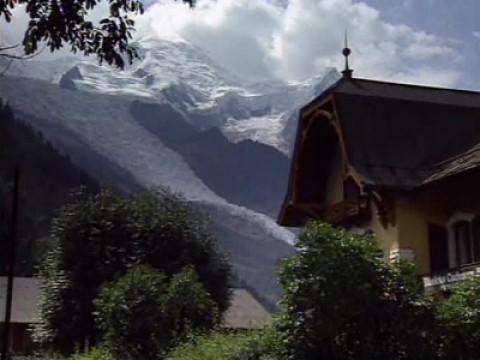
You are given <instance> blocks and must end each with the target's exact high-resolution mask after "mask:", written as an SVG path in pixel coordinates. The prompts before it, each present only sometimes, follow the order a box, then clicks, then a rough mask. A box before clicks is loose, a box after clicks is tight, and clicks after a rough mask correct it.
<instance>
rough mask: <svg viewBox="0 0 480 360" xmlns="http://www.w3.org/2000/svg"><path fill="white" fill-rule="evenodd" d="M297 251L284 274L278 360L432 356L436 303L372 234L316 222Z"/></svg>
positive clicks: (423, 357)
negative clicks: (389, 257) (386, 254)
mask: <svg viewBox="0 0 480 360" xmlns="http://www.w3.org/2000/svg"><path fill="white" fill-rule="evenodd" d="M297 248H298V255H296V256H294V257H292V258H291V259H288V260H287V261H285V262H284V264H283V266H282V268H281V271H280V281H281V284H282V286H283V288H284V292H285V293H284V297H283V299H282V302H281V306H282V311H281V313H280V316H279V318H278V319H277V324H276V328H277V331H278V337H279V340H278V341H279V343H280V344H281V346H280V353H279V354H278V355H279V357H280V358H281V359H292V360H293V359H295V360H299V359H302V360H309V359H312V360H313V359H329V360H335V359H342V360H348V359H352V360H353V359H355V360H358V359H369V360H373V359H392V360H393V359H426V358H431V356H432V353H431V351H432V348H431V346H430V341H429V340H430V335H431V324H432V321H433V311H432V306H431V303H430V302H429V301H428V300H427V299H426V298H425V297H424V295H423V293H422V291H421V287H420V286H417V285H416V281H415V280H414V279H412V278H409V275H411V274H413V272H412V271H411V269H410V268H409V267H408V266H402V265H401V264H394V265H389V264H387V263H386V262H385V261H384V260H383V258H382V252H381V251H380V250H379V248H378V246H377V244H376V243H375V240H374V238H373V237H372V236H371V235H354V234H350V233H348V232H346V231H345V230H341V229H336V228H333V227H331V226H330V225H326V224H322V223H311V224H309V225H308V226H306V228H305V229H304V231H303V233H302V234H301V236H300V239H299V242H298V243H297Z"/></svg>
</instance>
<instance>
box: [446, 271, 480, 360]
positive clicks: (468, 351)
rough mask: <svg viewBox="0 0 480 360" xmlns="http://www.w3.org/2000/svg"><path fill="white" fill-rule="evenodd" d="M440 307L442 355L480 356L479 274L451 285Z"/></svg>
mask: <svg viewBox="0 0 480 360" xmlns="http://www.w3.org/2000/svg"><path fill="white" fill-rule="evenodd" d="M450 291H451V294H450V296H449V297H448V298H447V299H445V300H443V301H440V302H439V304H438V309H437V318H438V324H439V329H438V336H439V341H438V344H439V355H440V356H439V358H441V359H446V360H447V359H448V360H454V359H463V360H473V359H480V347H479V344H480V277H479V276H473V277H470V278H467V279H465V280H463V281H461V282H459V283H457V284H456V285H454V286H453V287H452V289H451V290H450Z"/></svg>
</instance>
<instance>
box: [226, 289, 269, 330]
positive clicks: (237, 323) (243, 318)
mask: <svg viewBox="0 0 480 360" xmlns="http://www.w3.org/2000/svg"><path fill="white" fill-rule="evenodd" d="M271 322H272V316H271V314H270V313H269V312H268V311H267V310H266V309H265V307H263V305H262V304H260V303H259V302H258V301H257V300H256V299H255V298H254V297H253V296H252V294H251V293H250V292H249V291H248V290H246V289H234V290H233V293H232V299H231V303H230V307H229V308H228V309H227V311H226V312H225V314H224V316H223V324H222V326H223V327H224V328H227V329H262V328H264V327H265V326H268V325H270V323H271Z"/></svg>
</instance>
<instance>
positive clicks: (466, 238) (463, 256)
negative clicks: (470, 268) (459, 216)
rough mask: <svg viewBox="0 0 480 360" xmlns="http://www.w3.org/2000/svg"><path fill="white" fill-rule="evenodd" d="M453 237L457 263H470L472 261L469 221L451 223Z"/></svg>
mask: <svg viewBox="0 0 480 360" xmlns="http://www.w3.org/2000/svg"><path fill="white" fill-rule="evenodd" d="M453 236H454V239H455V253H456V256H457V264H458V265H463V264H470V263H472V262H473V254H472V247H473V246H472V231H471V226H470V222H469V221H465V220H463V221H458V222H456V223H455V224H454V225H453Z"/></svg>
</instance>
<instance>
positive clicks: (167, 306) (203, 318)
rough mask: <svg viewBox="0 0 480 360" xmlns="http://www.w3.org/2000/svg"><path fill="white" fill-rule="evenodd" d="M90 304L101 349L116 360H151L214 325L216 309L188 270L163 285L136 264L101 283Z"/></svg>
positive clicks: (146, 268) (160, 277)
mask: <svg viewBox="0 0 480 360" xmlns="http://www.w3.org/2000/svg"><path fill="white" fill-rule="evenodd" d="M189 290H190V291H189ZM95 305H96V309H97V311H96V321H97V324H98V325H99V328H100V329H101V330H102V334H103V337H104V341H105V346H106V348H107V349H108V350H109V351H110V352H111V353H112V354H113V355H115V356H116V358H118V359H126V360H129V359H155V358H157V357H159V356H160V355H161V354H162V353H163V352H164V351H165V350H166V349H167V348H169V347H170V346H172V345H173V344H174V343H177V342H179V341H181V340H183V339H185V338H186V337H187V335H189V334H191V333H193V332H196V331H201V330H205V329H211V328H212V327H213V326H214V325H216V324H217V322H218V310H217V307H216V305H215V303H214V302H213V300H211V299H210V297H209V295H208V293H206V291H205V290H204V289H203V287H202V285H201V283H200V282H199V280H198V276H197V275H196V274H195V272H194V271H193V269H192V268H191V267H189V268H185V269H184V270H183V271H181V272H180V273H178V274H176V275H174V276H173V278H172V279H171V281H170V284H169V283H168V279H167V277H166V276H165V275H164V274H162V273H160V272H159V271H158V270H155V269H154V268H152V267H150V266H145V265H143V266H136V267H134V268H132V269H131V270H129V271H128V272H127V273H126V274H125V275H124V276H122V277H121V278H120V279H118V280H117V281H114V282H112V283H109V284H107V285H106V286H105V287H104V288H103V290H102V291H101V293H100V295H99V297H98V299H97V300H96V301H95Z"/></svg>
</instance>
